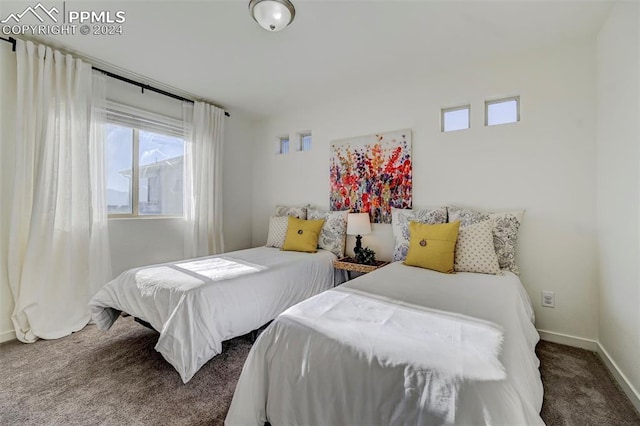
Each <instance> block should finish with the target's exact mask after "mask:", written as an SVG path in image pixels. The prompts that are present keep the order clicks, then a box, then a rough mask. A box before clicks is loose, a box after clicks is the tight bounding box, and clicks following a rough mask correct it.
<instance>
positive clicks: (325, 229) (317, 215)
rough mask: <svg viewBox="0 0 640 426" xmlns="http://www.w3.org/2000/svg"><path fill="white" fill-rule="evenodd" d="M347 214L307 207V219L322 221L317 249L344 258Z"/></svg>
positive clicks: (347, 211) (347, 212)
mask: <svg viewBox="0 0 640 426" xmlns="http://www.w3.org/2000/svg"><path fill="white" fill-rule="evenodd" d="M348 214H349V210H345V211H335V212H328V211H326V210H321V209H315V208H313V207H309V210H308V211H307V219H312V220H316V219H324V225H323V226H322V231H321V232H320V237H319V238H318V247H320V248H321V249H324V250H329V251H330V252H332V253H333V254H335V255H336V256H338V258H340V257H343V256H344V247H345V238H346V235H347V215H348Z"/></svg>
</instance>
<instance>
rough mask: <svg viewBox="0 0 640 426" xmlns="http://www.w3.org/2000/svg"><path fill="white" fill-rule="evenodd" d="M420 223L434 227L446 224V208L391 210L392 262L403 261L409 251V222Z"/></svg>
mask: <svg viewBox="0 0 640 426" xmlns="http://www.w3.org/2000/svg"><path fill="white" fill-rule="evenodd" d="M410 221H414V222H420V223H428V224H431V225H436V224H439V223H447V208H446V207H438V208H435V209H423V210H411V209H394V208H392V209H391V229H392V231H393V239H394V242H395V244H394V247H393V260H394V262H395V261H399V260H405V259H406V257H407V251H409V222H410Z"/></svg>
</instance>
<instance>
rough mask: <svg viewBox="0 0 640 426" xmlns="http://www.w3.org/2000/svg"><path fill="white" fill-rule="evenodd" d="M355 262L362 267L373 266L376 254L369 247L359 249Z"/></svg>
mask: <svg viewBox="0 0 640 426" xmlns="http://www.w3.org/2000/svg"><path fill="white" fill-rule="evenodd" d="M356 262H358V263H361V264H363V265H375V264H376V252H375V251H373V250H371V249H370V248H369V247H365V248H361V249H360V250H358V252H357V253H356Z"/></svg>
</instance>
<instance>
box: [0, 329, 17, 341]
mask: <svg viewBox="0 0 640 426" xmlns="http://www.w3.org/2000/svg"><path fill="white" fill-rule="evenodd" d="M9 340H16V332H15V331H13V330H7V331H2V332H0V343H2V342H8V341H9Z"/></svg>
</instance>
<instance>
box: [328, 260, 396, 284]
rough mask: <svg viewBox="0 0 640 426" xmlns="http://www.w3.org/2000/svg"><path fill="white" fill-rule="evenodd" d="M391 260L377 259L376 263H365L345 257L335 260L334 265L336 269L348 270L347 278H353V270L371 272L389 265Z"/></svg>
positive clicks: (364, 272) (363, 272)
mask: <svg viewBox="0 0 640 426" xmlns="http://www.w3.org/2000/svg"><path fill="white" fill-rule="evenodd" d="M388 264H389V262H386V261H384V260H377V261H376V263H375V265H364V264H362V263H358V262H356V260H355V259H354V258H352V257H343V258H340V259H338V260H334V261H333V267H334V268H335V269H338V270H341V271H346V272H347V279H349V280H350V279H351V273H352V272H360V273H362V274H366V273H369V272H371V271H375V270H376V269H378V268H382V267H383V266H385V265H388Z"/></svg>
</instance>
